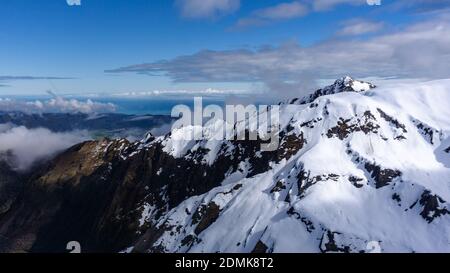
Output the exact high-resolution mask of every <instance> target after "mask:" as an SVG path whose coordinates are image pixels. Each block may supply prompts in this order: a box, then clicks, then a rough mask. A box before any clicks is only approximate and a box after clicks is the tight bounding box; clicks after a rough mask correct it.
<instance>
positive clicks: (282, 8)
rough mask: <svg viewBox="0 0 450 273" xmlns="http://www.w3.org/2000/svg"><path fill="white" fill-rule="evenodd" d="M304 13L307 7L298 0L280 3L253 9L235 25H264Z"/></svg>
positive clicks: (239, 26)
mask: <svg viewBox="0 0 450 273" xmlns="http://www.w3.org/2000/svg"><path fill="white" fill-rule="evenodd" d="M306 14H308V7H307V6H306V5H304V4H302V3H300V2H299V1H294V2H287V3H280V4H278V5H275V6H272V7H267V8H263V9H258V10H255V11H254V12H252V14H251V15H250V16H249V17H246V18H242V19H240V20H238V22H237V23H236V26H235V27H237V28H242V27H249V26H258V25H264V24H268V23H270V22H272V21H274V20H287V19H293V18H298V17H302V16H305V15H306Z"/></svg>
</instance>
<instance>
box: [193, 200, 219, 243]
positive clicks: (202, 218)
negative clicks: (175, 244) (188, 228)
mask: <svg viewBox="0 0 450 273" xmlns="http://www.w3.org/2000/svg"><path fill="white" fill-rule="evenodd" d="M219 214H220V207H219V206H218V205H217V204H216V203H214V202H210V203H209V204H208V205H207V206H205V205H202V206H200V208H199V209H198V210H197V211H196V212H195V213H194V215H193V216H192V223H193V224H196V223H198V225H197V227H196V228H195V230H194V233H195V234H197V235H199V234H200V233H201V232H202V231H204V230H205V229H207V228H208V227H209V226H210V225H211V224H212V223H214V222H215V221H216V220H217V218H219Z"/></svg>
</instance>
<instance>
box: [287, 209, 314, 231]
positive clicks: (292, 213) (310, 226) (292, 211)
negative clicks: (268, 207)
mask: <svg viewBox="0 0 450 273" xmlns="http://www.w3.org/2000/svg"><path fill="white" fill-rule="evenodd" d="M287 215H289V216H294V217H295V218H297V219H299V220H300V221H302V222H303V224H305V226H306V230H307V231H308V232H309V233H311V232H313V231H314V229H315V228H314V224H313V222H311V221H310V220H309V219H308V218H306V217H302V216H301V215H300V213H299V212H297V211H296V210H295V209H294V207H290V208H289V210H288V211H287Z"/></svg>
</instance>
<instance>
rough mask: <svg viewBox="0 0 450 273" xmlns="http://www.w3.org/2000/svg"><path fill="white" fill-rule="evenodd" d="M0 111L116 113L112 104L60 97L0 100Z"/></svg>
mask: <svg viewBox="0 0 450 273" xmlns="http://www.w3.org/2000/svg"><path fill="white" fill-rule="evenodd" d="M0 110H1V111H5V112H14V111H19V112H24V113H83V114H92V113H110V112H115V111H116V106H115V105H114V104H112V103H100V102H94V101H92V100H90V99H88V100H86V101H80V100H77V99H65V98H63V97H60V96H55V97H54V98H52V99H50V100H47V101H42V100H35V101H21V100H15V99H10V98H0Z"/></svg>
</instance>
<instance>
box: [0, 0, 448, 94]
mask: <svg viewBox="0 0 450 273" xmlns="http://www.w3.org/2000/svg"><path fill="white" fill-rule="evenodd" d="M68 1H75V2H77V1H76V0H68ZM408 2H409V3H408ZM419 2H420V4H417V5H414V4H410V1H388V0H383V1H382V2H381V5H380V6H376V5H373V6H371V5H368V4H367V3H366V0H317V1H313V0H298V1H274V0H240V1H239V0H202V1H200V0H174V1H172V0H127V1H125V0H81V3H80V4H81V5H69V4H68V3H67V0H36V1H30V0H3V1H2V5H1V8H0V60H1V61H0V96H1V95H4V94H9V95H10V94H41V93H45V91H46V90H48V89H52V90H54V91H55V92H59V93H61V94H65V93H67V94H68V93H71V94H89V93H101V94H110V93H121V92H144V91H151V90H181V89H183V90H197V91H200V90H204V89H206V88H213V89H218V90H224V92H226V91H227V90H254V89H267V90H270V91H273V92H278V91H280V89H283V87H284V85H285V84H288V85H290V84H291V83H292V82H296V81H297V80H296V79H302V81H300V80H299V83H298V84H300V82H301V84H303V83H304V80H303V79H304V78H306V77H310V78H314V79H318V78H327V77H329V78H331V77H335V76H339V75H341V74H342V73H343V72H341V70H339V69H337V68H335V67H333V66H331V65H322V63H327V62H328V61H329V62H330V63H332V61H331V60H330V57H329V56H328V57H326V55H327V54H326V53H327V52H329V50H327V48H331V44H332V43H338V44H339V46H340V47H342V48H346V45H345V43H350V42H352V46H353V45H355V44H357V43H365V42H366V41H368V42H375V41H384V40H386V39H388V38H392V36H395V35H397V36H401V35H403V34H404V33H410V32H411V31H413V30H414V28H416V29H419V30H420V28H422V31H423V28H427V27H429V28H431V29H433V27H435V25H436V24H443V25H444V27H447V22H446V21H445V19H439V18H445V16H444V15H447V13H446V12H447V8H448V6H449V5H448V2H447V1H434V0H419V1H417V2H416V3H419ZM427 24H428V25H427ZM432 24H435V25H432ZM411 29H412V30H411ZM447 30H448V29H447V28H445V29H444V30H443V31H447ZM408 31H409V32H408ZM444 34H446V32H444ZM439 35H442V33H436V37H438V36H439ZM410 36H411V35H410ZM436 37H431V38H430V39H436ZM376 39H378V40H376ZM383 39H384V40H383ZM417 39H419V38H417ZM353 41H354V42H353ZM419 42H423V43H427V44H430V41H419ZM433 42H436V43H445V41H434V40H431V43H433ZM378 43H379V42H378ZM395 44H397V43H396V42H392V41H391V42H389V43H388V46H391V47H392V46H396V45H395ZM333 48H334V47H333ZM360 48H362V49H361V50H365V52H367V51H368V50H370V48H373V47H370V46H367V47H366V44H362V46H361V47H360ZM350 50H352V49H351V47H350V48H349V51H350ZM353 50H354V49H353ZM394 50H396V48H394ZM406 50H407V51H406V52H409V51H411V52H412V51H413V48H409V47H408V46H407V47H406ZM433 50H435V49H434V48H433ZM445 50H446V48H445V49H444V52H442V50H440V51H438V52H436V54H444V53H446V51H445ZM342 51H345V49H342ZM399 52H400V51H399ZM344 53H346V54H349V53H351V52H341V51H339V52H336V53H335V54H334V55H335V56H340V55H343V54H344ZM375 54H379V55H380V56H382V55H383V54H384V52H376V53H375ZM436 54H434V52H433V55H432V56H427V57H428V59H424V60H420V61H421V63H422V64H424V65H430V63H432V61H433V58H437V57H438V56H437V55H436ZM400 55H401V54H400ZM309 56H314V58H313V59H308V58H311V57H309ZM303 57H304V58H305V61H304V62H302V60H303V59H302V58H303ZM322 57H323V58H325V59H324V60H325V61H323V62H321V64H320V65H314V62H316V61H317V62H320V61H321V60H322V59H321V58H322ZM384 57H386V58H388V56H384ZM395 57H398V58H399V59H398V62H402V61H403V60H407V59H408V58H407V56H398V54H397V55H395ZM284 58H286V60H288V63H289V62H291V61H292V60H293V59H295V60H296V62H295V63H292V64H290V65H289V67H288V66H283V65H282V64H284V63H286V61H285V59H284ZM360 58H361V62H366V63H369V62H372V61H371V60H369V59H367V57H366V56H361V57H360ZM243 60H246V61H245V62H244V61H243ZM274 60H275V61H274ZM265 61H272V63H268V62H265ZM336 61H339V59H336ZM255 62H256V64H255ZM405 62H406V61H405ZM421 63H419V64H421ZM346 65H348V66H349V69H348V70H349V72H353V74H356V76H361V77H367V76H374V77H375V76H402V77H421V76H423V77H429V75H428V73H427V69H425V67H424V69H423V72H421V71H422V70H420V69H419V72H417V73H416V71H415V70H414V71H412V69H411V68H410V67H406V68H403V67H405V66H408V65H413V64H409V63H405V64H403V63H402V64H401V67H402V70H400V69H399V68H396V69H393V68H392V65H390V66H386V68H385V69H384V70H378V69H376V68H373V70H371V69H372V68H371V67H369V65H368V64H367V65H366V66H364V65H362V66H364V67H359V68H358V69H354V67H355V65H354V64H352V63H349V64H346ZM370 65H371V66H372V65H375V66H377V64H375V63H371V64H370ZM274 66H275V67H277V66H279V70H277V71H279V73H278V72H275V71H272V69H270V68H271V67H274ZM394 66H395V65H394ZM399 66H400V65H399ZM446 68H447V67H443V68H441V69H443V71H445V69H446ZM391 69H392V71H391ZM353 70H354V71H353ZM317 71H320V73H318V72H317ZM343 71H344V70H343ZM372 71H373V73H372V74H371V72H372ZM447 71H448V70H447ZM420 73H422V74H423V75H422V74H420ZM437 74H439V76H440V77H441V75H440V73H437ZM290 87H292V88H293V89H294V88H297V87H298V85H293V86H288V87H287V88H286V89H289V88H290Z"/></svg>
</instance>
